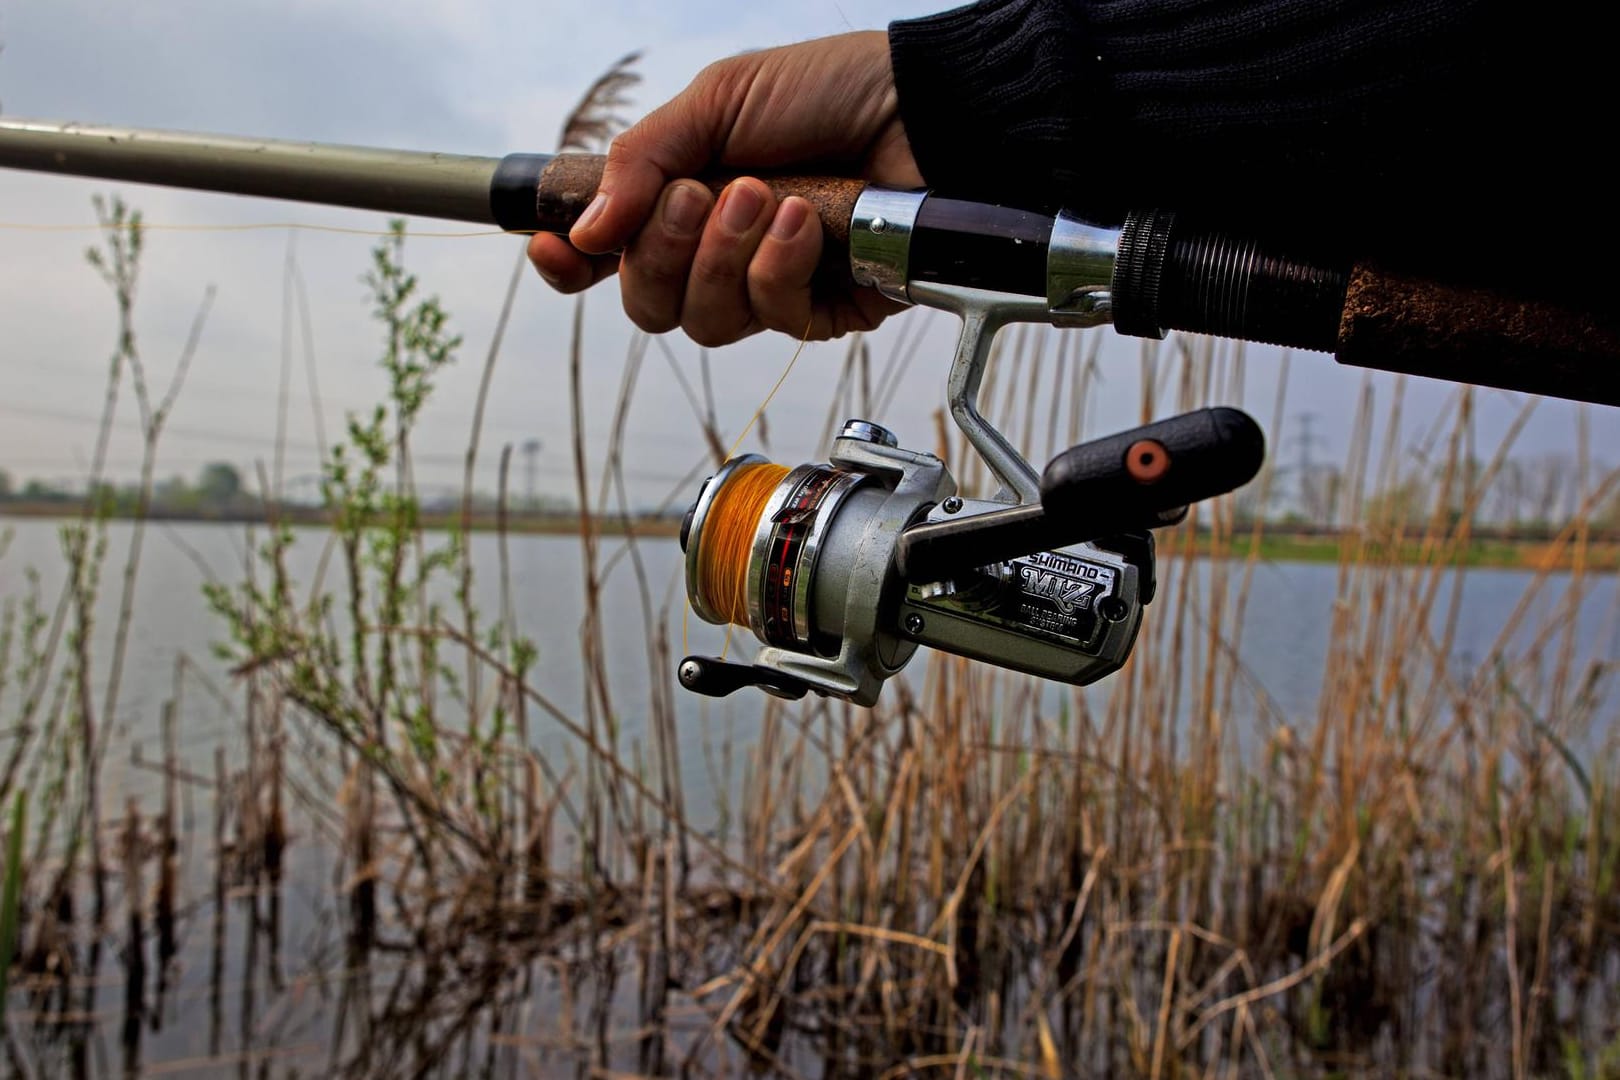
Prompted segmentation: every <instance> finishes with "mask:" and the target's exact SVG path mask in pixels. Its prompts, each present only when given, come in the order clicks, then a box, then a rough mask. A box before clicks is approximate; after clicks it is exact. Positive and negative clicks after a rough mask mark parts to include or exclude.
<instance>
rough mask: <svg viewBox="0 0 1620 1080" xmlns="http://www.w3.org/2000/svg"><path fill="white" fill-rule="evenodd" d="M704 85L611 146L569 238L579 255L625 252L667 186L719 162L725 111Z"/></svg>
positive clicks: (689, 90)
mask: <svg viewBox="0 0 1620 1080" xmlns="http://www.w3.org/2000/svg"><path fill="white" fill-rule="evenodd" d="M704 81H705V80H704V78H703V77H702V76H700V77H699V79H698V80H697V81H696V82H694V83H693V85H692V86H690V87H688V88H687V89H686V90H685V91H683V92H682V93H681V94H680V95H679V96H678V97H676V98H674V99H673V100H671V101H669V102H668V103H666V104H665V105H663V106H660V107H659V108H658V109H656V110H654V111H653V112H651V113H649V114H648V115H647V116H646V117H645V118H644V119H642V120H641V121H640V122H639V123H637V124H635V125H634V126H633V127H631V128H630V129H629V130H627V131H625V132H624V133H623V134H621V135H620V136H619V137H618V138H616V139H614V140H613V144H612V145H611V146H609V147H608V153H607V163H606V165H605V166H604V167H603V169H602V182H601V184H600V185H599V186H598V187H597V189H596V198H595V199H594V200H592V202H591V204H590V205H589V206H588V207H586V208H585V212H584V213H583V214H581V215H580V217H579V220H578V221H577V222H575V224H574V227H573V229H572V230H571V231H570V232H569V234H568V239H569V241H570V242H571V243H572V244H573V245H574V246H575V247H576V248H578V249H579V250H580V251H583V252H586V253H588V254H592V255H601V254H605V253H607V252H610V251H616V250H618V249H619V248H622V247H624V246H625V245H626V244H628V243H629V242H630V240H631V239H632V238H633V237H634V236H635V235H636V233H637V232H639V231H640V229H641V226H642V224H643V223H645V222H646V220H647V218H648V217H649V216H651V214H652V211H653V207H654V206H655V205H656V204H657V202H658V196H659V193H660V192H662V191H663V190H664V186H665V185H666V184H668V183H669V182H670V181H671V180H674V179H677V178H679V177H683V176H696V175H700V174H701V173H702V172H703V171H704V170H705V169H706V168H707V167H708V165H709V164H710V163H711V162H712V161H714V160H715V159H716V158H717V157H718V156H719V150H720V147H721V145H722V144H723V142H724V135H723V130H724V128H723V116H724V112H725V110H724V109H719V108H717V107H716V104H717V103H716V102H715V101H714V100H713V96H712V95H711V94H710V93H708V92H705V90H703V89H702V84H703V83H704ZM705 104H706V106H707V107H705Z"/></svg>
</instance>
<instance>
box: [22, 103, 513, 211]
mask: <svg viewBox="0 0 1620 1080" xmlns="http://www.w3.org/2000/svg"><path fill="white" fill-rule="evenodd" d="M500 163H501V159H500V158H492V157H471V156H466V155H461V154H438V153H428V152H421V151H410V150H375V149H371V148H368V147H360V146H336V145H330V144H325V143H311V142H291V141H284V140H278V139H246V138H239V137H235V136H229V135H201V134H191V133H184V132H175V131H153V130H148V129H145V128H122V127H105V126H101V125H94V124H77V123H61V122H57V121H47V120H7V119H4V118H0V166H4V167H8V168H17V169H32V170H35V171H38V172H54V173H67V174H71V175H75V176H92V177H99V178H101V179H104V180H129V181H134V182H137V183H143V184H162V185H165V186H168V187H185V188H197V189H200V190H205V191H220V192H227V193H230V194H235V195H260V196H265V197H269V198H277V199H294V200H297V201H299V202H312V203H327V204H330V205H334V206H351V207H355V208H357V209H361V210H380V211H384V212H387V213H394V214H411V215H419V216H422V217H435V218H449V219H451V220H455V221H471V222H481V223H490V224H493V223H495V216H494V213H493V212H492V210H491V207H490V190H491V181H492V179H493V178H494V175H495V170H496V168H497V167H498V166H499V165H500Z"/></svg>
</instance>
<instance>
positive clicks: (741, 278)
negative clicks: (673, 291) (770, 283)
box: [681, 177, 776, 346]
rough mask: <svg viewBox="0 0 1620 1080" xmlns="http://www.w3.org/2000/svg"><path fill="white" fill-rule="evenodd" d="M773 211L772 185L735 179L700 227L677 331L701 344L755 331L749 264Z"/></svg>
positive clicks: (721, 342) (727, 341)
mask: <svg viewBox="0 0 1620 1080" xmlns="http://www.w3.org/2000/svg"><path fill="white" fill-rule="evenodd" d="M775 212H776V197H775V196H774V195H772V194H771V189H770V188H768V187H766V186H765V185H764V184H763V183H762V182H760V181H759V180H755V179H753V178H752V177H743V178H742V179H739V180H733V181H732V182H731V183H730V184H729V185H728V186H727V187H726V189H725V190H724V191H723V192H721V193H720V201H719V202H718V203H717V204H716V205H715V208H714V212H713V213H711V214H710V215H709V221H708V223H707V224H706V225H705V226H704V227H703V238H702V240H701V241H699V243H698V249H697V254H696V256H694V257H693V259H692V273H691V275H690V276H689V277H688V278H687V281H686V298H685V302H684V303H683V304H682V305H681V329H683V330H685V331H686V333H687V336H688V337H690V338H691V339H692V340H693V341H695V342H697V343H698V344H699V345H711V346H713V345H728V344H730V343H731V342H733V341H736V340H738V339H739V338H742V337H746V336H747V335H749V334H751V333H753V332H754V331H755V330H757V329H759V323H758V321H757V320H755V318H754V313H753V309H752V308H750V307H749V301H748V264H749V262H750V261H751V260H752V259H753V257H754V252H755V251H756V250H758V248H759V244H760V241H761V240H762V239H763V238H764V236H765V230H766V228H768V227H769V225H770V222H771V218H772V217H773V216H774V214H775Z"/></svg>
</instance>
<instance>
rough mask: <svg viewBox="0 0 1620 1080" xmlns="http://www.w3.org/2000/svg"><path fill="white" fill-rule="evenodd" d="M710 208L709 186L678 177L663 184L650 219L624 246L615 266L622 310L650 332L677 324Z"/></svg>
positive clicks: (655, 332) (664, 329)
mask: <svg viewBox="0 0 1620 1080" xmlns="http://www.w3.org/2000/svg"><path fill="white" fill-rule="evenodd" d="M713 207H714V196H713V195H711V194H709V189H708V188H706V187H704V186H703V185H702V184H699V183H697V182H696V181H694V180H677V181H675V182H674V183H673V184H670V185H669V186H668V187H666V188H665V189H664V193H663V195H661V196H660V197H659V200H658V206H657V208H656V209H655V210H654V211H653V216H652V220H651V221H649V222H648V223H647V225H646V227H645V228H643V229H642V230H641V231H640V232H639V233H637V234H636V238H635V239H634V240H632V241H631V242H630V246H629V247H627V248H626V249H625V251H624V259H623V262H622V263H621V264H620V269H619V288H620V291H621V293H622V295H623V297H624V311H625V314H626V315H628V316H630V321H631V322H633V323H635V324H636V325H637V326H639V327H641V329H643V330H645V331H647V332H648V333H649V334H662V333H663V332H664V331H666V330H673V329H675V328H676V327H677V326H679V325H680V324H681V305H682V303H683V302H684V301H685V299H686V278H687V275H688V274H689V273H691V270H692V259H693V256H695V255H696V254H697V249H698V239H699V237H701V236H702V235H703V223H704V222H705V221H706V220H707V219H708V216H709V211H710V210H711V209H712V208H713Z"/></svg>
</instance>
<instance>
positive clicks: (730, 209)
mask: <svg viewBox="0 0 1620 1080" xmlns="http://www.w3.org/2000/svg"><path fill="white" fill-rule="evenodd" d="M723 202H724V204H725V205H723V206H721V207H720V224H721V225H724V226H725V228H726V231H727V232H729V233H738V234H740V233H745V232H747V231H748V228H749V226H751V225H752V224H753V223H754V219H755V218H757V217H759V211H760V209H761V208H762V207H763V206H764V205H765V200H764V199H763V198H761V197H760V194H759V191H758V189H756V188H755V187H754V185H752V184H745V183H742V182H741V181H738V182H737V183H735V184H732V185H731V186H730V187H728V188H726V197H725V199H724V200H723Z"/></svg>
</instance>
